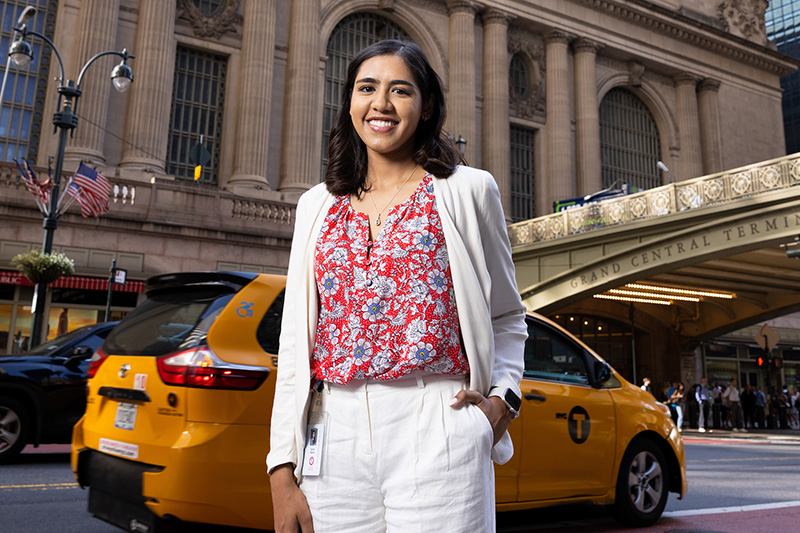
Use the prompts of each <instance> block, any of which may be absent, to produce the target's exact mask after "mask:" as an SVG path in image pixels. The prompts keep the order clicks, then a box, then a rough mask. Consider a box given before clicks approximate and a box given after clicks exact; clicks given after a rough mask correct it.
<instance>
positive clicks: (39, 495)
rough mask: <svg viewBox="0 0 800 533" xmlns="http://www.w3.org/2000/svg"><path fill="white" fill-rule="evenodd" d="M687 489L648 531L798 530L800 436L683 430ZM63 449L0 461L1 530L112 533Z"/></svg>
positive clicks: (509, 527)
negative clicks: (89, 505)
mask: <svg viewBox="0 0 800 533" xmlns="http://www.w3.org/2000/svg"><path fill="white" fill-rule="evenodd" d="M685 442H686V450H687V470H688V477H689V493H688V495H687V497H686V498H685V499H684V500H678V499H677V498H676V497H675V495H670V499H669V501H668V503H667V508H666V512H665V515H664V517H663V518H662V519H661V520H660V521H659V522H658V524H657V525H656V526H654V527H652V528H647V529H645V530H642V529H639V530H635V531H652V532H667V531H671V532H675V531H692V532H729V533H737V532H747V533H757V532H759V531H765V532H769V533H780V532H784V531H785V532H795V531H798V529H800V527H799V526H797V524H798V523H800V501H796V500H800V491H798V489H797V487H798V485H797V480H798V479H800V442H788V443H782V442H780V441H774V440H766V439H761V440H760V439H757V438H751V439H750V440H747V441H737V440H730V439H717V438H705V437H704V438H698V437H697V436H695V437H688V436H687V438H686V439H685ZM67 449H68V448H67V447H64V446H60V447H59V446H50V447H43V449H42V450H40V451H39V452H37V453H25V454H23V455H22V456H21V458H20V460H19V461H17V462H16V463H14V464H10V465H4V466H0V530H2V531H3V533H31V532H36V533H70V532H76V533H78V532H79V533H111V532H116V531H119V530H118V529H116V528H114V527H112V526H110V525H107V524H105V523H103V522H101V521H99V520H97V519H95V518H92V517H91V516H90V515H89V514H88V513H87V512H86V499H87V491H84V490H82V489H80V488H79V487H78V486H77V485H76V484H75V480H74V478H73V477H72V472H71V470H70V467H69V454H68V453H65V452H66V450H67ZM576 530H579V531H585V532H604V531H625V529H622V528H620V527H619V526H618V525H617V524H616V523H615V522H614V521H613V520H612V519H611V518H610V517H609V516H608V515H607V514H606V513H605V510H604V509H603V508H601V507H597V506H590V505H573V506H568V507H559V508H551V509H542V510H534V511H524V512H517V513H502V514H500V515H499V516H498V531H499V532H501V533H511V532H528V531H530V532H533V531H536V532H539V531H564V532H566V531H576Z"/></svg>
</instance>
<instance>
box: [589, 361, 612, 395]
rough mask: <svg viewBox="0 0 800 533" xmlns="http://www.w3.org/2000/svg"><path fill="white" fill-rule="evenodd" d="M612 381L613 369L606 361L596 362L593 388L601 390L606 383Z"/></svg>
mask: <svg viewBox="0 0 800 533" xmlns="http://www.w3.org/2000/svg"><path fill="white" fill-rule="evenodd" d="M609 379H611V367H610V366H608V363H606V362H605V361H595V362H594V380H592V387H594V388H595V389H599V388H600V387H602V386H603V384H604V383H605V382H607V381H608V380H609Z"/></svg>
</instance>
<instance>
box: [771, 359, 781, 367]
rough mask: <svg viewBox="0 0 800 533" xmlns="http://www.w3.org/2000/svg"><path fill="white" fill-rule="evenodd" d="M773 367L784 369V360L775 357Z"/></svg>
mask: <svg viewBox="0 0 800 533" xmlns="http://www.w3.org/2000/svg"><path fill="white" fill-rule="evenodd" d="M772 367H773V368H783V358H781V357H775V358H773V359H772Z"/></svg>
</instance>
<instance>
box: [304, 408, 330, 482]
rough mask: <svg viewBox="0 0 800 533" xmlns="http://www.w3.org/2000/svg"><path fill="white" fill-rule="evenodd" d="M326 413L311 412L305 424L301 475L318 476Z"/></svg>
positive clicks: (321, 457)
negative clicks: (304, 445)
mask: <svg viewBox="0 0 800 533" xmlns="http://www.w3.org/2000/svg"><path fill="white" fill-rule="evenodd" d="M327 422H328V413H324V412H323V413H312V415H311V417H310V419H309V421H308V426H306V447H305V450H304V452H303V470H302V472H303V475H304V476H311V477H314V476H319V475H320V473H321V471H322V459H323V450H324V449H325V448H324V444H325V429H326V426H327V425H328V424H327Z"/></svg>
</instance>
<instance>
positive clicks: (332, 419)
mask: <svg viewBox="0 0 800 533" xmlns="http://www.w3.org/2000/svg"><path fill="white" fill-rule="evenodd" d="M445 115H446V112H445V102H444V95H443V90H442V88H441V82H440V80H439V78H438V76H437V75H436V73H435V72H434V71H433V69H432V68H431V66H430V64H429V63H428V60H427V59H426V58H425V56H424V54H423V52H422V51H421V50H420V49H419V47H418V46H416V45H415V44H413V43H410V42H400V41H394V40H386V41H380V42H378V43H376V44H373V45H371V46H369V47H367V48H366V49H364V50H362V51H361V52H360V53H359V54H358V55H357V56H356V57H355V58H354V59H353V60H352V62H351V63H350V65H349V67H348V69H347V80H346V82H345V85H344V88H343V92H342V99H341V107H340V110H339V114H338V116H337V118H336V122H335V124H334V126H333V128H332V129H331V136H330V144H329V147H328V153H329V158H330V162H329V164H328V168H327V171H326V174H325V182H324V183H323V184H320V185H318V186H316V187H313V188H312V189H310V190H309V191H308V192H306V193H305V194H304V195H303V196H302V197H301V198H300V201H299V202H298V205H297V216H296V225H295V232H294V239H293V241H292V250H291V255H290V259H289V271H288V277H287V288H286V297H285V301H286V303H285V307H284V313H283V322H282V331H281V339H280V340H281V342H280V350H279V354H278V375H277V381H276V389H275V401H274V407H273V412H272V423H271V437H270V451H269V455H268V456H267V468H268V472H269V473H270V484H271V487H272V498H273V508H274V510H275V524H276V530H277V532H279V533H282V532H286V531H298V530H299V531H303V532H308V531H311V530H312V528H313V531H315V532H316V533H325V532H340V531H348V532H375V531H387V530H389V531H423V530H425V531H454V532H471V531H481V532H483V531H494V530H495V515H494V513H495V502H494V470H493V466H492V459H494V460H495V461H496V462H498V463H501V464H502V463H504V462H506V461H507V460H508V459H509V458H510V457H511V454H512V453H513V448H512V445H511V439H510V436H509V435H508V432H507V431H506V428H507V427H508V424H509V423H510V421H511V419H512V418H513V417H515V416H516V414H517V411H518V409H519V407H520V390H519V382H520V380H521V378H522V370H523V364H524V363H523V362H524V359H523V354H524V346H525V339H526V338H527V327H526V324H525V308H524V306H523V305H522V302H521V300H520V297H519V293H518V292H517V286H516V282H515V274H514V264H513V261H512V259H511V249H510V245H509V241H508V236H507V234H506V224H505V216H504V214H503V211H502V208H501V204H500V194H499V191H498V189H497V186H496V184H495V181H494V179H493V177H492V176H491V175H490V174H488V173H486V172H483V171H480V170H477V169H473V168H469V167H466V166H461V165H459V162H460V161H461V158H460V156H459V153H458V151H457V150H456V149H455V147H454V145H453V143H452V141H451V140H449V139H448V137H447V136H446V134H445V133H444V132H443V131H442V127H443V124H444V122H445ZM312 428H313V429H316V436H317V442H318V443H319V444H318V445H316V446H309V445H308V444H307V441H308V440H309V439H308V437H307V436H308V435H309V434H310V433H309V430H310V429H312ZM312 448H313V449H312ZM490 457H491V458H490ZM312 460H313V464H309V463H310V462H312Z"/></svg>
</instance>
